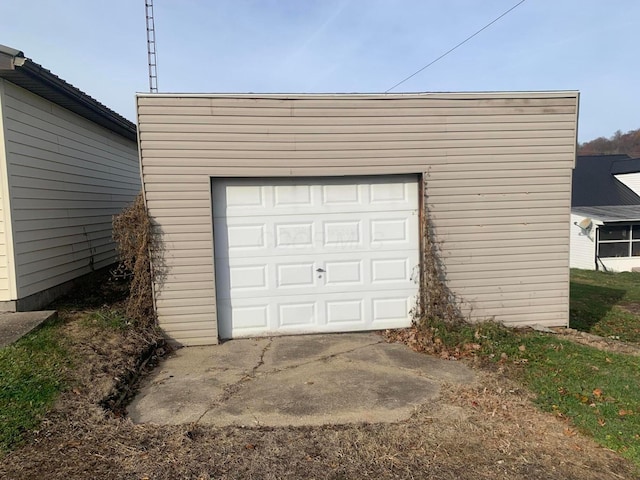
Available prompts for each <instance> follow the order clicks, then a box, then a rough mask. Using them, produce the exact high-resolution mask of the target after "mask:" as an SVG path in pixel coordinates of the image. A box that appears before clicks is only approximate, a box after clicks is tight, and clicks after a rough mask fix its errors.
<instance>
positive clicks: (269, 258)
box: [136, 91, 578, 346]
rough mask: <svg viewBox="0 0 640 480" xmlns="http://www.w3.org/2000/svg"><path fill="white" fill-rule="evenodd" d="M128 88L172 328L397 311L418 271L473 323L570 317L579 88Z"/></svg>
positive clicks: (212, 328) (309, 321)
mask: <svg viewBox="0 0 640 480" xmlns="http://www.w3.org/2000/svg"><path fill="white" fill-rule="evenodd" d="M136 101H137V118H138V133H139V135H138V138H139V146H140V162H141V174H142V185H143V193H144V199H145V204H146V206H147V210H148V213H149V216H150V218H151V222H152V224H153V225H154V232H155V234H156V238H155V247H154V249H153V251H152V254H153V256H152V261H153V273H154V277H155V278H154V282H153V294H154V306H155V310H156V314H157V318H158V323H159V326H160V327H161V328H162V330H163V331H164V333H165V334H166V336H167V338H168V339H169V341H170V342H171V343H173V344H176V345H184V346H190V345H210V344H216V343H218V342H220V341H224V340H226V339H229V338H237V337H254V336H255V337H258V336H271V335H290V334H304V333H315V332H322V333H328V332H346V331H362V330H379V329H386V328H399V327H405V326H408V325H410V323H411V321H412V320H413V318H412V309H413V307H414V305H415V299H416V296H418V297H419V296H420V295H419V292H425V291H428V289H426V288H425V285H427V284H428V282H432V281H437V282H440V285H444V287H445V288H444V292H445V293H444V294H445V295H446V299H445V300H444V301H449V302H451V303H452V304H453V305H454V306H455V308H456V309H457V311H458V312H459V313H460V315H462V316H463V317H464V318H467V319H469V320H471V321H476V320H486V319H492V320H496V321H498V322H502V323H504V324H507V325H512V326H530V325H541V326H548V327H550V326H566V325H568V321H569V228H568V226H569V224H570V214H571V176H572V171H573V167H574V164H575V154H576V131H577V118H578V92H575V91H549V92H460V93H406V94H231V93H230V94H219V93H197V94H180V93H175V94H162V93H159V94H158V93H153V94H146V93H145V94H138V95H137V100H136ZM427 238H428V239H430V243H429V244H427V245H425V243H424V242H425V239H427ZM425 255H430V256H429V257H425ZM425 258H429V259H432V260H434V262H433V265H436V266H437V271H436V272H434V273H431V277H427V276H426V275H416V274H417V273H418V266H419V264H420V262H421V261H422V260H424V259H425ZM424 270H425V271H427V269H426V268H425V269H424ZM417 277H419V280H420V281H417V280H416V278H417ZM420 282H422V284H420ZM427 286H428V285H427ZM443 298H444V297H443ZM438 301H440V300H438Z"/></svg>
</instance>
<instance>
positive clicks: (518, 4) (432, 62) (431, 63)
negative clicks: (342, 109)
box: [384, 0, 526, 93]
mask: <svg viewBox="0 0 640 480" xmlns="http://www.w3.org/2000/svg"><path fill="white" fill-rule="evenodd" d="M525 1H526V0H520V1H519V2H518V3H516V4H515V5H514V6H513V7H511V8H510V9H509V10H507V11H506V12H504V13H502V14H501V15H500V16H499V17H496V18H495V19H493V20H492V21H491V22H489V23H487V24H486V25H485V26H484V27H482V28H481V29H480V30H478V31H477V32H475V33H474V34H473V35H470V36H468V37H467V38H465V39H464V40H463V41H461V42H460V43H458V44H457V45H456V46H455V47H453V48H451V49H449V50H447V51H446V52H444V53H443V54H442V55H440V56H439V57H438V58H436V59H435V60H432V61H431V62H429V63H428V64H426V65H425V66H424V67H422V68H421V69H420V70H417V71H415V72H414V73H412V74H411V75H409V76H408V77H407V78H405V79H404V80H401V81H399V82H398V83H396V84H395V85H394V86H393V87H391V88H389V89H388V90H385V92H384V93H389V92H390V91H391V90H393V89H395V88H396V87H399V86H400V85H402V84H403V83H404V82H406V81H407V80H409V79H411V78H413V77H415V76H416V75H418V74H419V73H420V72H422V71H424V70H426V69H427V68H429V67H430V66H431V65H433V64H434V63H436V62H437V61H439V60H442V59H443V58H444V57H446V56H447V55H449V54H450V53H451V52H453V51H454V50H456V49H457V48H458V47H461V46H462V45H464V44H465V43H467V42H468V41H469V40H471V39H472V38H473V37H475V36H476V35H478V34H480V33H482V32H483V31H484V30H486V29H487V28H489V27H490V26H491V25H493V24H494V23H496V22H497V21H498V20H500V19H501V18H502V17H504V16H505V15H507V14H509V13H510V12H511V11H513V10H515V9H516V8H517V7H519V6H520V5H522V4H523V3H524V2H525Z"/></svg>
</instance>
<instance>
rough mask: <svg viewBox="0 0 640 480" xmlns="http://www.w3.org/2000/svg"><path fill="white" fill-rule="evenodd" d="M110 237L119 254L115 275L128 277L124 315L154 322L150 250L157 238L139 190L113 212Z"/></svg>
mask: <svg viewBox="0 0 640 480" xmlns="http://www.w3.org/2000/svg"><path fill="white" fill-rule="evenodd" d="M113 239H114V240H115V242H116V248H117V251H118V255H119V257H120V265H119V267H118V269H117V270H116V272H114V276H119V277H121V278H127V279H129V280H130V286H129V295H128V297H127V300H126V302H125V313H126V316H127V317H129V318H131V319H132V320H133V321H134V322H136V323H138V324H142V325H145V324H154V323H155V311H154V308H153V280H154V273H153V266H152V263H151V252H152V251H154V250H155V246H156V243H157V241H156V236H155V234H154V231H153V225H152V223H151V219H150V218H149V214H148V212H147V208H146V207H145V204H144V198H143V196H142V194H141V193H140V194H138V196H137V197H136V199H135V200H134V202H133V203H132V204H131V205H130V206H128V207H127V208H125V209H124V210H123V211H122V212H121V213H120V214H118V215H114V217H113Z"/></svg>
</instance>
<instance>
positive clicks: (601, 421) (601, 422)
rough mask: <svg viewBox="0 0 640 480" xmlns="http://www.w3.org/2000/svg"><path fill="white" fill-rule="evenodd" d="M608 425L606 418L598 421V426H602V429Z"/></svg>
mask: <svg viewBox="0 0 640 480" xmlns="http://www.w3.org/2000/svg"><path fill="white" fill-rule="evenodd" d="M606 424H607V422H606V421H605V420H604V418H599V419H598V425H600V426H601V427H604V426H605V425H606Z"/></svg>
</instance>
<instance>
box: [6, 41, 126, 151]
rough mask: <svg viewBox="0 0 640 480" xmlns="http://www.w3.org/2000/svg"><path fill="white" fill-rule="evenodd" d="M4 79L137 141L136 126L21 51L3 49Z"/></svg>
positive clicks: (8, 48) (9, 48)
mask: <svg viewBox="0 0 640 480" xmlns="http://www.w3.org/2000/svg"><path fill="white" fill-rule="evenodd" d="M0 78H5V79H7V80H8V81H10V82H11V83H14V84H16V85H18V86H20V87H22V88H24V89H26V90H29V91H30V92H32V93H35V94H36V95H39V96H41V97H43V98H46V99H47V100H49V101H51V102H54V103H56V104H57V105H60V106H61V107H64V108H66V109H68V110H71V111H72V112H74V113H77V114H78V115H81V116H83V117H85V118H87V119H88V120H91V121H92V122H95V123H97V124H98V125H101V126H103V127H105V128H107V129H109V130H111V131H112V132H115V133H117V134H119V135H122V136H123V137H126V138H129V139H130V140H136V126H135V124H134V123H133V122H131V121H129V120H127V119H126V118H124V117H123V116H121V115H119V114H118V113H116V112H114V111H113V110H111V109H110V108H108V107H106V106H105V105H103V104H102V103H100V102H98V101H97V100H96V99H94V98H92V97H90V96H89V95H87V94H86V93H84V92H83V91H81V90H80V89H78V88H76V87H74V86H73V85H71V84H70V83H68V82H66V81H64V80H63V79H61V78H60V77H58V76H57V75H54V74H53V73H51V72H50V71H49V70H47V69H46V68H44V67H43V66H41V65H39V64H37V63H35V62H34V61H32V60H30V59H28V58H26V57H25V56H24V53H22V52H21V51H20V50H16V49H15V48H11V47H7V46H5V45H0Z"/></svg>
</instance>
